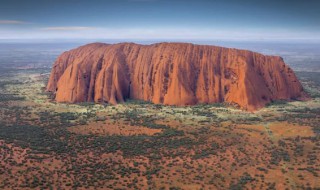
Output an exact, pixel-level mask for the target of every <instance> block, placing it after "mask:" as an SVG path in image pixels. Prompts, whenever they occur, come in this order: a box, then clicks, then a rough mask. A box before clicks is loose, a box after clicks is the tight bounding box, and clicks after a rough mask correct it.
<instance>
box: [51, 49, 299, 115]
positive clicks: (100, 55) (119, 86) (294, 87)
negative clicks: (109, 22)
mask: <svg viewBox="0 0 320 190" xmlns="http://www.w3.org/2000/svg"><path fill="white" fill-rule="evenodd" d="M47 91H51V92H53V93H55V95H56V96H55V100H56V101H57V102H69V103H75V102H86V101H88V102H91V101H94V102H109V103H111V104H116V103H117V102H123V101H125V100H126V99H128V98H130V99H140V100H145V101H151V102H153V103H156V104H160V103H161V104H167V105H194V104H202V103H215V102H228V103H231V104H237V105H239V106H240V107H241V108H243V109H246V110H249V111H253V110H257V109H259V108H262V107H263V106H265V104H267V103H269V102H271V101H273V100H277V99H285V100H290V99H295V98H299V97H302V96H304V92H303V88H302V86H301V84H300V82H299V81H298V79H297V77H296V76H295V74H294V72H293V71H292V69H291V68H289V67H288V66H287V65H286V64H285V63H284V61H283V59H282V58H281V57H278V56H265V55H262V54H259V53H255V52H251V51H247V50H238V49H231V48H223V47H216V46H207V45H194V44H188V43H158V44H152V45H139V44H134V43H120V44H112V45H111V44H104V43H93V44H88V45H85V46H81V47H79V48H76V49H73V50H71V51H67V52H65V53H63V54H62V55H60V56H59V57H58V59H57V60H56V62H55V63H54V65H53V69H52V72H51V75H50V79H49V83H48V86H47Z"/></svg>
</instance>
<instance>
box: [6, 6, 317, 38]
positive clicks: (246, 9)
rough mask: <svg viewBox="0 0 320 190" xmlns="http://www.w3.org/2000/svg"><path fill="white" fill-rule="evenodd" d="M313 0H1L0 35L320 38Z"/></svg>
mask: <svg viewBox="0 0 320 190" xmlns="http://www.w3.org/2000/svg"><path fill="white" fill-rule="evenodd" d="M319 10H320V1H317V0H308V1H306V0H291V1H287V0H282V1H281V0H241V1H240V0H113V1H111V0H91V1H84V0H83V1H81V0H63V1H62V0H55V1H53V0H28V1H21V0H2V1H1V6H0V39H46V40H48V39H88V40H93V39H139V40H150V39H159V40H168V39H171V40H183V39H189V40H190V39H192V40H259V41H270V40H271V41H277V40H298V41H299V40H305V41H320V11H319Z"/></svg>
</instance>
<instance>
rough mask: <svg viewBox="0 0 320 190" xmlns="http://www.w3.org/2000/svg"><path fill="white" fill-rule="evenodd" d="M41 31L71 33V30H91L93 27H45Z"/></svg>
mask: <svg viewBox="0 0 320 190" xmlns="http://www.w3.org/2000/svg"><path fill="white" fill-rule="evenodd" d="M42 29H43V30H53V31H54V30H55V31H71V30H93V29H95V28H94V27H85V26H58V27H45V28H42Z"/></svg>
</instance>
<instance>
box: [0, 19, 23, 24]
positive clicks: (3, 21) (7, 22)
mask: <svg viewBox="0 0 320 190" xmlns="http://www.w3.org/2000/svg"><path fill="white" fill-rule="evenodd" d="M0 24H27V22H24V21H21V20H0Z"/></svg>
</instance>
